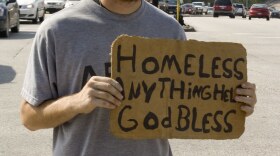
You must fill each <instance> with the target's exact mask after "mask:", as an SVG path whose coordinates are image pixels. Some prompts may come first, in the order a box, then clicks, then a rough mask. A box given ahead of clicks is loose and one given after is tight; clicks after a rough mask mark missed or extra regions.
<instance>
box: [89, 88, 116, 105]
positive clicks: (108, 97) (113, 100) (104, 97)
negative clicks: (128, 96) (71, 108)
mask: <svg viewBox="0 0 280 156" xmlns="http://www.w3.org/2000/svg"><path fill="white" fill-rule="evenodd" d="M90 94H91V95H92V96H94V98H97V99H100V100H104V101H106V102H108V103H110V104H112V105H116V106H120V105H121V101H120V100H118V99H117V98H116V97H114V96H112V95H111V94H110V93H107V92H104V91H100V90H96V89H92V91H91V93H90Z"/></svg>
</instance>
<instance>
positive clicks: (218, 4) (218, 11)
mask: <svg viewBox="0 0 280 156" xmlns="http://www.w3.org/2000/svg"><path fill="white" fill-rule="evenodd" d="M213 8H214V11H213V16H214V17H219V16H229V17H230V18H235V14H234V13H235V9H234V7H233V4H232V2H231V0H215V1H214V6H213Z"/></svg>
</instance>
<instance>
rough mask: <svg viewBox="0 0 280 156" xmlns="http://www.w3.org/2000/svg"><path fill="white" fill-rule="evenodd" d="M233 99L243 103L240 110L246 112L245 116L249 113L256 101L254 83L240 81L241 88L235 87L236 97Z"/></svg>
mask: <svg viewBox="0 0 280 156" xmlns="http://www.w3.org/2000/svg"><path fill="white" fill-rule="evenodd" d="M234 99H235V101H237V102H242V103H244V105H242V106H241V110H242V111H244V112H245V113H246V116H249V115H251V114H252V113H253V112H254V108H255V105H256V103H257V97H256V85H255V84H253V83H249V82H245V83H242V84H241V88H237V89H236V97H235V98H234Z"/></svg>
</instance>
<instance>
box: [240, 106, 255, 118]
mask: <svg viewBox="0 0 280 156" xmlns="http://www.w3.org/2000/svg"><path fill="white" fill-rule="evenodd" d="M241 110H242V111H244V112H245V113H246V116H249V115H251V114H253V112H254V108H253V107H251V106H246V105H243V106H241Z"/></svg>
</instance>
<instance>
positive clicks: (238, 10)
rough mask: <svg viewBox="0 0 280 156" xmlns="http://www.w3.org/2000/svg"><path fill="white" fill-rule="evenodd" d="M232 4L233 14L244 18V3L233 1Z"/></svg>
mask: <svg viewBox="0 0 280 156" xmlns="http://www.w3.org/2000/svg"><path fill="white" fill-rule="evenodd" d="M233 6H234V8H235V13H234V15H235V16H242V18H246V16H247V10H246V9H245V6H244V4H242V3H234V4H233Z"/></svg>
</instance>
